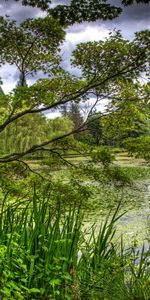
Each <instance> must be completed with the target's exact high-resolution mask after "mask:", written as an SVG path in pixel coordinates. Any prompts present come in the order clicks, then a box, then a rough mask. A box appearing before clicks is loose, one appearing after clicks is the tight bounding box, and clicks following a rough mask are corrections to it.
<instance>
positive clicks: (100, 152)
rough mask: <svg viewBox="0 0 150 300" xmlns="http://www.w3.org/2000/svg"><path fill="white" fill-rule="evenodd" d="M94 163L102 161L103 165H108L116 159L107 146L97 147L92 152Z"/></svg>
mask: <svg viewBox="0 0 150 300" xmlns="http://www.w3.org/2000/svg"><path fill="white" fill-rule="evenodd" d="M91 158H92V160H93V162H94V163H97V162H100V163H102V165H103V166H108V165H109V164H111V163H112V162H113V161H114V160H115V156H114V154H113V153H112V151H111V150H110V148H109V147H107V146H101V147H97V148H95V149H94V150H92V152H91Z"/></svg>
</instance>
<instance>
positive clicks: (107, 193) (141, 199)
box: [85, 175, 150, 248]
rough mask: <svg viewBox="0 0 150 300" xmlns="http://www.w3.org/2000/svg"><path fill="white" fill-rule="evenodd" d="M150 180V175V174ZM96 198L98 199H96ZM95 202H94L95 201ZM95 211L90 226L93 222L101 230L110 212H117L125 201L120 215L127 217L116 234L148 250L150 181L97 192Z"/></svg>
mask: <svg viewBox="0 0 150 300" xmlns="http://www.w3.org/2000/svg"><path fill="white" fill-rule="evenodd" d="M148 177H149V175H148ZM93 198H94V197H93ZM93 201H94V199H93ZM95 201H96V205H95V209H94V210H93V211H92V212H88V214H87V216H86V222H85V223H86V226H88V227H90V226H91V225H92V224H93V223H95V224H96V227H99V225H100V224H101V222H103V221H104V220H105V218H106V216H107V215H108V212H109V211H110V210H112V211H114V209H115V208H116V206H117V203H118V202H119V201H120V202H121V210H120V214H121V213H123V212H125V214H124V215H123V216H122V217H121V218H120V219H119V220H118V221H117V226H116V234H117V236H118V237H119V238H120V236H121V235H123V239H124V242H125V244H126V245H128V244H131V243H132V242H134V243H136V244H137V245H139V246H141V245H142V244H143V242H144V243H145V247H146V248H148V247H149V243H150V237H149V234H150V179H147V180H146V179H144V180H137V181H136V180H135V184H134V185H133V187H124V188H120V189H119V188H115V187H113V186H109V187H108V186H107V187H106V186H103V187H100V188H99V189H98V192H97V193H95Z"/></svg>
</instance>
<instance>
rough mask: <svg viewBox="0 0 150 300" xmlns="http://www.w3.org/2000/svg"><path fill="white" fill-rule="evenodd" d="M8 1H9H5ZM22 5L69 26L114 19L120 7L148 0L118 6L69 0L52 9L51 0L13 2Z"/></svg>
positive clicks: (92, 0) (132, 0) (123, 0)
mask: <svg viewBox="0 0 150 300" xmlns="http://www.w3.org/2000/svg"><path fill="white" fill-rule="evenodd" d="M5 1H9V0H5ZM15 1H16V2H18V1H20V2H21V3H22V5H30V6H32V7H39V8H41V9H43V10H47V11H48V13H49V14H50V15H52V16H53V17H54V18H58V19H59V21H60V24H61V25H65V26H66V25H71V24H74V23H75V22H83V21H96V20H97V19H103V20H107V19H110V20H112V19H114V18H116V17H118V15H119V14H120V13H121V12H122V5H123V6H127V5H131V4H133V3H145V4H148V3H149V2H150V0H120V3H119V4H118V6H114V5H111V4H110V3H109V1H107V0H82V1H81V0H71V1H68V4H67V5H66V4H65V3H64V4H63V3H61V5H56V7H54V8H49V7H50V4H51V2H52V1H51V0H15Z"/></svg>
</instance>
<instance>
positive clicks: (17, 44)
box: [0, 17, 65, 76]
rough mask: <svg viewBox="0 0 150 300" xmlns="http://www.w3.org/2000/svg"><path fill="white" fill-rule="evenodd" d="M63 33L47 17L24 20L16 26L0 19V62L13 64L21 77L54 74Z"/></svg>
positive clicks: (56, 24)
mask: <svg viewBox="0 0 150 300" xmlns="http://www.w3.org/2000/svg"><path fill="white" fill-rule="evenodd" d="M64 35H65V34H64V31H63V29H62V28H61V27H60V25H59V24H58V22H57V21H56V20H54V19H53V18H51V17H46V18H43V19H42V18H38V19H27V20H25V21H24V22H22V23H21V24H20V26H19V25H16V22H15V21H9V20H4V19H3V18H2V17H1V19H0V51H1V53H0V63H1V65H2V64H5V63H9V64H10V65H16V67H17V68H18V69H19V71H20V72H21V73H23V74H24V75H25V76H27V75H29V74H31V75H35V74H36V73H37V72H38V71H43V72H44V73H50V72H55V70H56V68H57V66H58V64H59V61H60V57H59V55H58V53H59V46H60V44H61V42H62V41H63V39H64Z"/></svg>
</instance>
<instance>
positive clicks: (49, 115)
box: [45, 112, 61, 119]
mask: <svg viewBox="0 0 150 300" xmlns="http://www.w3.org/2000/svg"><path fill="white" fill-rule="evenodd" d="M45 116H46V117H47V118H48V119H55V118H58V117H61V113H60V112H49V113H46V114H45Z"/></svg>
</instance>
